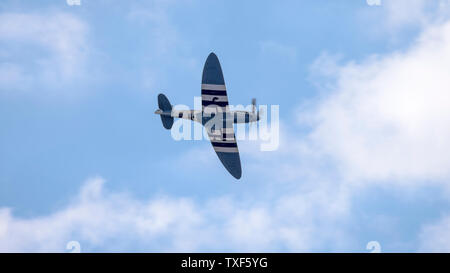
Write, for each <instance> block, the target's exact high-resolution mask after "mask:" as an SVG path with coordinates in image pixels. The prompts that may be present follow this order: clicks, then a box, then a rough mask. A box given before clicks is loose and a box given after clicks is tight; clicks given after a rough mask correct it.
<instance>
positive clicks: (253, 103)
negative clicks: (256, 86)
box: [252, 98, 256, 114]
mask: <svg viewBox="0 0 450 273" xmlns="http://www.w3.org/2000/svg"><path fill="white" fill-rule="evenodd" d="M255 111H256V98H253V99H252V113H253V114H254V113H255Z"/></svg>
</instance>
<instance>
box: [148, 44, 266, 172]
mask: <svg viewBox="0 0 450 273" xmlns="http://www.w3.org/2000/svg"><path fill="white" fill-rule="evenodd" d="M201 90H202V110H201V111H197V110H174V109H172V105H171V104H170V102H169V100H168V99H167V97H166V96H165V95H164V94H159V95H158V106H159V109H157V110H156V111H155V114H157V115H160V116H161V121H162V124H163V126H164V128H166V129H168V130H170V129H171V128H172V125H173V122H174V118H182V119H189V120H192V121H195V122H199V123H200V124H202V125H203V126H204V127H205V129H206V132H207V133H208V137H209V140H210V141H211V144H212V146H213V148H214V151H215V152H216V154H217V156H218V157H219V159H220V161H221V162H222V164H223V165H224V167H225V169H227V171H228V172H229V173H230V174H231V175H232V176H233V177H234V178H236V179H240V178H241V176H242V168H241V160H240V157H239V150H238V146H237V143H236V137H235V134H234V128H233V124H235V123H251V122H257V121H258V120H260V111H257V112H256V99H252V111H251V112H249V111H230V108H229V105H228V96H227V90H226V86H225V81H224V78H223V73H222V68H221V66H220V63H219V59H218V58H217V56H216V54H214V53H213V52H212V53H210V54H209V56H208V58H207V59H206V62H205V65H204V67H203V75H202V85H201ZM213 119H214V120H213ZM217 121H219V122H217Z"/></svg>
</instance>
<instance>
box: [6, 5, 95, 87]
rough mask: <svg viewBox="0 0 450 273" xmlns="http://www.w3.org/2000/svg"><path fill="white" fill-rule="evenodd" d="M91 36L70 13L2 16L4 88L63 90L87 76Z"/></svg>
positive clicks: (84, 26)
mask: <svg viewBox="0 0 450 273" xmlns="http://www.w3.org/2000/svg"><path fill="white" fill-rule="evenodd" d="M87 33H88V27H87V25H86V24H85V23H84V22H83V21H82V20H80V19H78V18H77V17H75V16H73V15H71V14H67V13H62V12H50V13H49V14H34V13H2V14H0V41H2V46H1V49H2V52H3V53H4V54H2V61H1V64H0V74H1V76H0V89H2V90H3V91H6V90H15V89H22V90H23V89H32V88H33V87H36V85H38V84H44V85H45V86H48V87H61V86H63V85H64V84H65V83H68V82H72V81H74V80H76V79H80V77H83V76H85V75H86V74H85V63H86V59H87V57H88V52H89V47H88V45H87ZM61 92H62V91H61Z"/></svg>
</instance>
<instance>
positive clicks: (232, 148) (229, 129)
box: [202, 53, 242, 179]
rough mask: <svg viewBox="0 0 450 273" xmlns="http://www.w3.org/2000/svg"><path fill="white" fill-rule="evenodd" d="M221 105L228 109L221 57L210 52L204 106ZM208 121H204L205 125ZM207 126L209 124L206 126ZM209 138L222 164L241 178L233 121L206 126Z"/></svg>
mask: <svg viewBox="0 0 450 273" xmlns="http://www.w3.org/2000/svg"><path fill="white" fill-rule="evenodd" d="M205 107H210V108H211V107H220V108H221V110H222V111H221V112H226V111H228V96H227V90H226V87H225V81H224V78H223V73H222V68H221V67H220V63H219V59H218V58H217V56H216V55H215V54H214V53H211V54H209V56H208V59H206V63H205V66H204V68H203V76H202V108H203V110H204V109H205ZM205 123H206V122H205V121H203V125H206V124H205ZM205 127H207V126H205ZM206 131H207V132H208V136H209V140H210V141H211V144H212V146H213V148H214V151H215V152H216V154H217V156H218V157H219V159H220V161H221V162H222V164H223V165H224V166H225V168H226V169H227V170H228V172H230V174H231V175H232V176H234V177H235V178H236V179H239V178H241V175H242V169H241V159H240V157H239V150H238V147H237V143H236V137H235V135H234V128H233V121H231V122H230V121H228V122H227V121H225V120H224V121H223V126H222V128H220V129H218V130H216V128H214V129H211V128H206Z"/></svg>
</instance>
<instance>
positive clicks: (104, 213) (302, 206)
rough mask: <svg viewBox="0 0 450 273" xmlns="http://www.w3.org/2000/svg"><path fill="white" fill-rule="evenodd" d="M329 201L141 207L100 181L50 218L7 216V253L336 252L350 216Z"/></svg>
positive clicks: (0, 221) (152, 202)
mask: <svg viewBox="0 0 450 273" xmlns="http://www.w3.org/2000/svg"><path fill="white" fill-rule="evenodd" d="M328 194H329V193H324V192H320V191H315V190H312V191H309V192H305V194H301V195H300V194H295V193H292V192H291V193H289V194H284V195H283V197H282V198H276V199H274V200H270V199H268V200H264V201H261V200H259V202H255V201H256V200H257V199H254V200H246V201H245V202H243V201H239V200H234V199H230V198H226V197H222V198H214V199H210V200H207V201H206V202H205V203H204V204H199V203H195V202H194V201H192V200H190V199H186V198H175V199H174V198H169V197H164V196H159V197H153V198H149V199H148V200H137V199H134V198H133V197H131V196H129V195H127V194H125V193H111V192H107V191H106V190H105V189H104V180H103V179H102V178H99V177H97V178H93V179H90V180H88V181H87V182H86V183H85V185H84V186H83V188H82V189H81V191H80V193H79V194H78V195H77V196H76V197H75V198H74V199H73V202H72V203H71V204H69V205H68V206H67V207H65V208H62V209H61V210H59V211H56V212H53V213H51V214H49V215H46V216H39V217H34V218H30V219H24V218H19V217H15V216H14V215H13V214H12V212H11V210H10V209H8V208H2V209H0V251H2V252H5V251H6V252H11V251H19V252H20V251H31V252H34V251H52V252H53V251H65V246H66V243H67V242H69V241H72V240H75V241H80V243H81V250H82V251H93V250H96V249H100V250H103V251H124V250H136V249H141V250H142V251H144V250H145V251H210V250H216V251H224V250H239V251H274V250H280V249H285V250H291V251H300V250H310V249H317V248H318V247H320V246H321V244H324V243H325V242H327V243H328V242H330V246H329V247H331V248H332V247H335V245H333V242H334V241H335V240H338V241H339V240H340V239H338V238H335V237H339V238H342V234H338V233H337V231H336V229H337V227H338V226H339V223H340V221H342V218H345V215H346V211H347V210H346V209H342V208H345V204H341V202H342V201H344V202H345V198H337V199H329V198H328V196H327V195H328ZM333 196H341V193H340V192H339V191H333ZM323 198H325V199H323ZM325 204H328V205H327V206H324V205H325ZM334 207H336V208H340V209H337V210H335V209H333V208H334ZM337 230H338V229H337ZM338 235H339V236H338ZM118 242H120V243H118Z"/></svg>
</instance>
